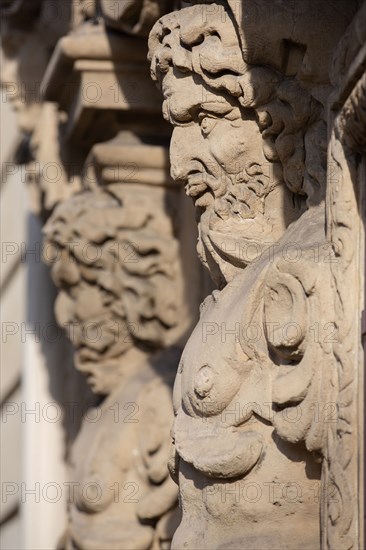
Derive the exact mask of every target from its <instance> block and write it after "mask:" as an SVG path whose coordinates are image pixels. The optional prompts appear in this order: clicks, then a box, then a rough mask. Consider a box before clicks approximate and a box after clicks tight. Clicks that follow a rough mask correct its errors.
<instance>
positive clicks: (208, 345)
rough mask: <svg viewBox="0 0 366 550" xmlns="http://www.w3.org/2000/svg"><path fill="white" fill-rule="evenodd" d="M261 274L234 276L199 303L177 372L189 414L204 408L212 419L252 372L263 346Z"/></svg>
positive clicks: (255, 272)
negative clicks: (219, 290)
mask: <svg viewBox="0 0 366 550" xmlns="http://www.w3.org/2000/svg"><path fill="white" fill-rule="evenodd" d="M261 275H262V274H261V273H260V272H259V273H258V271H255V270H253V271H252V273H248V274H245V276H242V277H238V278H237V279H235V280H234V281H232V282H231V283H229V284H228V286H227V287H225V289H224V290H223V291H221V292H214V293H213V295H212V296H210V297H209V298H207V299H206V301H205V303H204V304H203V312H202V315H201V318H200V320H199V322H198V324H197V326H196V328H195V330H194V332H193V333H192V335H191V337H190V339H189V341H188V343H187V345H186V348H185V350H184V353H183V356H182V360H181V363H180V367H179V373H178V377H179V379H180V389H181V392H182V393H181V398H182V400H183V403H184V404H185V406H186V409H187V410H189V411H190V412H191V414H192V413H193V414H194V415H196V414H199V412H200V408H201V407H206V406H208V407H212V414H217V413H218V412H219V410H220V409H222V408H225V406H227V404H228V403H229V402H230V401H231V399H232V398H233V396H234V395H235V393H236V392H237V390H238V388H239V387H240V385H241V383H242V382H243V379H245V378H246V377H247V375H248V374H249V372H250V371H251V370H252V367H253V361H255V355H256V353H255V351H253V350H255V349H260V348H263V347H265V344H264V331H263V327H262V310H263V300H262V292H261V288H262V276H261ZM193 411H194V412H193ZM201 412H202V411H201ZM207 412H208V410H206V411H205V413H207Z"/></svg>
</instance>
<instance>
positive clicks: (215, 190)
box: [149, 0, 364, 549]
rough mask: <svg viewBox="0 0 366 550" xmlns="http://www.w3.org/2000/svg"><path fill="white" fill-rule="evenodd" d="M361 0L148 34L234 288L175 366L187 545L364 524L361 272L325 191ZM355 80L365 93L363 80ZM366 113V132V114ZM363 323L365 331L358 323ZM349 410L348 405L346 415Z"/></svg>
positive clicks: (343, 537)
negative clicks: (348, 356) (350, 334)
mask: <svg viewBox="0 0 366 550" xmlns="http://www.w3.org/2000/svg"><path fill="white" fill-rule="evenodd" d="M356 9H357V3H356V2H353V3H350V2H343V1H338V2H335V3H334V2H323V3H322V4H321V6H320V5H319V4H318V3H317V2H313V1H312V0H309V1H306V2H302V3H301V4H300V3H290V4H289V3H287V2H276V3H273V4H269V3H268V2H264V1H261V0H258V1H255V2H242V3H237V2H231V1H229V2H227V3H226V2H224V3H220V4H214V3H211V2H210V3H208V4H206V3H205V4H198V3H195V5H193V6H192V7H188V8H185V9H182V10H181V11H176V12H173V13H172V14H169V15H167V16H164V17H163V18H162V19H161V20H159V21H158V22H157V23H156V25H155V26H154V28H153V30H152V32H151V34H150V39H149V43H150V57H151V63H152V64H151V67H152V76H153V79H154V80H156V81H157V83H158V85H159V87H160V88H161V89H162V92H163V94H164V104H163V114H164V117H165V118H166V120H169V121H170V122H171V123H172V124H173V126H174V131H173V136H172V140H171V148H170V155H171V164H172V176H173V178H174V179H175V180H176V181H178V182H180V183H182V184H184V185H185V189H186V192H187V194H188V195H190V196H191V197H192V198H193V201H194V203H195V205H196V210H197V216H198V220H199V225H198V227H199V242H198V253H199V256H200V258H201V260H202V261H203V263H204V265H205V266H206V267H207V268H208V269H209V271H210V274H211V276H212V277H213V279H214V281H215V282H216V284H217V286H218V288H219V290H218V291H215V292H214V293H213V294H212V296H211V297H208V298H207V299H206V300H205V302H204V304H203V306H202V308H201V319H200V321H199V323H198V325H197V326H196V328H195V330H194V331H193V333H192V335H191V337H190V339H189V341H188V343H187V345H186V348H185V350H184V352H183V356H182V359H181V363H180V367H179V370H178V375H177V378H176V382H175V389H174V395H175V399H174V406H175V423H174V430H173V440H174V447H175V453H176V457H175V459H174V460H172V462H171V470H172V474H173V476H174V478H175V479H176V480H177V481H178V483H179V490H180V500H181V503H182V511H183V518H182V522H181V524H180V526H179V528H178V530H177V531H176V533H175V537H174V540H173V547H174V548H183V547H187V548H238V547H245V548H253V549H254V548H273V547H275V548H294V547H295V548H300V547H301V548H320V546H322V547H324V546H329V547H330V548H346V547H347V548H351V547H357V545H358V543H357V540H360V539H359V536H360V535H359V531H358V530H357V526H356V527H354V528H352V529H351V530H350V524H351V520H350V519H349V520H345V517H346V515H347V512H346V511H345V510H344V508H343V507H342V506H340V507H339V504H338V505H337V504H334V503H333V498H334V499H335V500H336V502H338V500H339V499H340V500H341V501H343V500H344V499H345V500H346V502H347V503H348V505H347V506H348V507H351V506H352V504H351V502H352V499H353V498H357V483H356V484H355V483H354V482H353V485H352V482H351V485H350V486H349V490H343V489H341V488H340V485H339V484H341V485H342V486H344V484H343V482H342V476H341V475H340V474H339V473H338V470H339V466H338V465H337V463H339V461H340V462H341V464H342V467H343V468H344V467H345V465H346V463H348V462H347V458H346V457H347V456H348V455H349V451H348V450H346V448H345V445H347V443H346V439H347V433H350V432H348V431H347V429H346V428H345V426H343V425H342V427H341V425H340V423H341V424H342V422H343V415H340V410H341V408H342V407H343V406H344V405H343V403H344V399H345V398H342V397H340V396H341V395H342V392H343V391H344V390H342V386H343V385H345V387H348V385H349V384H350V381H351V380H354V381H356V380H357V374H356V372H357V371H355V368H356V369H357V359H356V357H357V356H355V358H354V362H353V366H352V367H351V365H349V375H348V376H347V375H346V373H345V371H343V372H341V371H340V370H339V369H340V368H341V367H340V366H339V365H338V366H337V363H339V361H340V356H341V355H343V353H344V352H343V353H342V352H341V351H340V348H341V349H342V350H344V346H346V342H345V338H346V336H345V333H343V334H341V333H340V332H338V330H339V328H340V326H341V325H340V323H339V322H337V320H336V319H337V315H338V314H339V312H340V304H339V303H338V304H337V301H338V300H339V299H338V300H337V299H336V301H335V304H334V295H335V296H337V295H339V293H340V290H339V288H337V287H339V285H341V286H342V288H343V289H344V291H345V292H347V290H346V286H345V280H344V279H343V278H342V282H339V281H338V285H337V284H336V285H334V283H333V282H334V278H335V279H337V278H338V277H339V276H340V274H339V267H340V266H339V264H338V263H335V262H338V261H339V260H338V259H337V258H339V256H340V255H342V254H341V252H340V250H338V246H339V245H340V240H339V239H337V240H334V235H335V232H334V231H333V232H332V233H330V232H329V231H328V232H325V203H324V199H325V195H326V178H327V177H328V188H329V189H332V188H335V189H337V186H336V187H334V184H333V182H332V181H331V180H330V178H329V172H330V166H329V164H328V166H327V132H328V131H329V126H328V129H327V125H329V124H331V121H330V120H329V118H328V115H327V107H328V104H329V98H330V97H332V96H331V94H332V93H333V90H334V84H333V83H332V82H331V75H330V67H331V59H332V55H333V53H334V51H335V48H336V45H337V43H338V42H339V40H340V39H341V36H342V34H343V33H344V32H345V30H346V27H347V24H348V23H349V22H350V21H351V19H352V17H353V15H354V14H355V12H356ZM361 15H362V14H361ZM361 27H362V26H361ZM361 27H360V28H361ZM320 50H321V52H322V55H321V56H320V57H319V51H320ZM357 86H358V88H357V91H355V94H356V95H357V96H360V94H361V91H360V88H362V80H361V81H360V82H359V83H358V84H357ZM361 96H362V94H361ZM348 103H350V101H348ZM346 108H347V107H346ZM351 110H352V109H351ZM359 124H360V128H361V131H360V130H358V132H357V133H356V132H354V133H352V134H351V135H352V136H355V139H356V136H357V135H362V128H363V129H364V126H362V116H361V121H360V123H359ZM359 141H362V138H360V139H359ZM352 180H353V181H354V182H355V183H356V181H357V177H355V176H354V177H353V178H352V177H351V179H350V182H352ZM335 185H336V184H335ZM349 191H350V188H349ZM330 192H332V191H330ZM333 192H334V190H333ZM345 196H347V192H346V194H345ZM342 204H344V205H347V208H348V209H350V208H351V204H352V201H351V200H350V198H347V199H345V202H343V200H341V201H340V205H342ZM355 206H356V205H355ZM336 211H339V210H338V208H337V207H336ZM349 212H351V210H349ZM354 214H355V217H356V218H357V214H356V212H355V213H354ZM339 225H342V226H343V223H342V224H339V222H336V226H339ZM341 231H342V234H343V231H344V228H343V229H342V230H341ZM358 253H360V252H359V251H358ZM345 261H346V260H345ZM352 265H353V268H354V266H355V263H354V264H352ZM341 277H343V276H341ZM353 288H354V289H355V294H356V295H357V293H358V292H360V291H361V289H360V287H357V283H356V281H354V286H353ZM342 303H344V302H343V301H342ZM314 331H316V334H315V332H314ZM355 336H356V341H357V337H358V338H359V340H358V341H359V342H360V330H359V329H358V330H357V331H356V335H355ZM356 341H355V340H353V341H352V342H353V343H352V344H351V345H350V347H349V348H348V349H349V351H350V350H351V349H354V350H356V349H357V343H356ZM341 362H342V359H341ZM345 368H346V365H344V369H345ZM337 370H338V374H337ZM337 378H338V382H336V380H337ZM339 392H340V393H339ZM353 395H354V398H355V399H357V398H356V396H357V395H358V393H357V386H355V385H354V386H353ZM346 399H350V395H348V398H346ZM355 414H356V411H355V409H354V411H353V418H355ZM351 418H352V412H350V411H349V410H348V418H347V420H346V423H347V425H350V423H351ZM335 426H338V429H337V435H336V433H335V431H334V430H333V428H335ZM340 430H341V431H340ZM342 432H343V433H344V435H342ZM337 440H338V441H337ZM335 441H337V443H335ZM342 441H343V442H344V443H342ZM335 445H336V446H337V445H338V446H339V448H340V449H342V450H341V453H340V456H337V454H336V453H335V449H334V446H335ZM349 445H350V446H351V447H352V446H357V439H355V437H354V436H353V439H352V443H351V442H349ZM321 462H323V468H322V474H321V469H320V465H321ZM329 471H330V472H331V474H330V475H329V474H328V472H329ZM289 486H292V488H294V487H296V490H295V493H296V495H295V496H294V498H292V499H291V498H290V499H289V498H287V493H286V491H287V489H286V490H284V488H288V487H289ZM248 487H249V488H250V487H252V488H253V487H255V493H256V494H255V495H254V498H251V497H250V496H248ZM269 488H271V489H272V490H273V492H272V493H271V491H270V490H269ZM275 489H279V491H278V493H277V496H276V497H274V494H275ZM314 491H315V493H314ZM315 494H317V495H318V497H315ZM319 495H320V496H319ZM352 495H353V496H352ZM319 501H320V502H321V503H322V506H321V507H320V505H319ZM337 506H338V508H337ZM320 508H321V509H322V512H323V514H322V519H321V520H320V511H321V510H320ZM336 509H337V510H342V511H341V512H338V513H340V514H341V517H340V518H339V521H338V518H337V517H336V516H335V514H337V512H336ZM342 516H343V517H342ZM356 523H357V520H356ZM342 524H343V526H342ZM346 525H347V527H346ZM345 528H346V529H345ZM342 530H343V533H341V532H342Z"/></svg>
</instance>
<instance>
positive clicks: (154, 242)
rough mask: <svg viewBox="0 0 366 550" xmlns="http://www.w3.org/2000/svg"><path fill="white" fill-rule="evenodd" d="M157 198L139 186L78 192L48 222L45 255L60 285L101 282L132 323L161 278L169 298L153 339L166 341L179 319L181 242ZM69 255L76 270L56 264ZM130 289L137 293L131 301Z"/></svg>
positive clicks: (160, 310) (157, 313)
mask: <svg viewBox="0 0 366 550" xmlns="http://www.w3.org/2000/svg"><path fill="white" fill-rule="evenodd" d="M111 187H117V186H111ZM122 187H123V186H122ZM118 195H120V196H118ZM140 195H141V196H140ZM153 202H154V198H153V197H151V196H150V195H149V194H148V193H145V196H144V193H139V191H138V190H136V192H134V193H131V192H130V193H123V192H122V193H121V192H119V193H115V194H113V193H112V192H107V191H104V190H96V191H88V192H83V193H81V194H79V195H75V196H73V197H71V198H70V199H68V200H67V201H64V202H63V203H61V204H60V205H59V206H58V207H57V208H56V209H55V211H54V212H53V214H52V215H51V217H50V218H49V220H48V222H47V224H46V225H45V227H44V230H43V232H44V236H45V246H44V251H45V254H44V256H45V261H46V263H48V264H49V265H50V266H51V268H52V270H51V273H52V277H53V279H54V281H55V283H56V284H57V286H58V287H61V288H64V289H65V290H66V291H68V290H69V289H70V288H71V287H72V286H74V285H77V284H79V282H81V280H82V279H83V280H85V281H87V282H89V283H92V284H95V285H97V286H98V287H100V288H101V289H102V291H103V292H107V293H110V294H112V295H113V296H115V299H116V302H115V304H114V306H113V308H112V309H113V311H114V310H116V311H117V310H118V312H117V313H118V317H119V318H121V319H125V320H127V321H128V322H129V321H130V315H131V307H132V308H133V304H134V303H135V304H137V300H138V298H140V299H145V298H146V299H147V300H148V299H150V298H151V299H153V298H154V296H153V294H154V292H153V290H152V288H151V282H152V279H153V278H154V277H155V280H156V279H159V282H158V284H161V285H162V286H163V287H164V289H165V294H166V300H165V307H158V306H156V304H155V306H154V308H155V309H154V317H156V318H157V319H158V320H159V321H160V324H161V327H163V330H162V331H157V333H156V335H153V337H152V339H151V341H149V342H148V343H149V344H152V345H159V346H160V345H161V344H162V342H161V333H162V332H164V330H168V329H170V328H172V327H174V326H175V325H176V324H177V321H178V299H177V284H178V283H177V280H178V243H177V241H176V240H175V239H174V236H173V234H172V225H171V220H170V219H169V217H168V216H167V215H165V216H164V215H163V214H162V213H161V212H160V209H159V208H156V209H155V212H156V214H154V213H153V212H154V208H153ZM63 255H64V256H63ZM63 257H64V261H66V262H67V263H68V265H69V266H70V265H75V269H74V270H73V271H70V270H68V271H67V270H65V269H63V268H61V271H60V269H56V266H57V262H56V260H57V259H59V258H61V261H62V259H63ZM128 294H130V295H131V296H132V295H134V296H135V298H134V300H133V299H132V297H131V300H129V303H128V305H126V304H124V301H125V296H126V295H128ZM117 301H118V304H119V306H118V307H117ZM131 304H132V306H131ZM136 307H137V305H136ZM140 332H141V331H139V332H138V333H134V334H132V337H133V339H134V338H137V340H139V339H141V338H140ZM142 340H143V338H142Z"/></svg>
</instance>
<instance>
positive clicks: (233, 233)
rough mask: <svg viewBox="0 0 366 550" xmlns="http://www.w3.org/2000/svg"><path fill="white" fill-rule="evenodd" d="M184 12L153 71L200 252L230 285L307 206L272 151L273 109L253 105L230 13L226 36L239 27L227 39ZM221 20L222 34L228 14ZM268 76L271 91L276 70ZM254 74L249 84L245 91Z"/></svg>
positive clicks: (168, 33)
mask: <svg viewBox="0 0 366 550" xmlns="http://www.w3.org/2000/svg"><path fill="white" fill-rule="evenodd" d="M192 9H193V8H188V9H187V12H186V13H187V15H189V12H190V10H192ZM184 11H185V10H181V12H179V14H180V20H181V23H180V24H179V25H178V26H175V25H174V22H173V23H172V24H171V29H169V31H167V30H165V33H166V34H165V35H164V31H163V32H162V34H161V35H160V37H159V40H160V46H158V47H157V48H156V50H155V52H154V57H153V62H152V66H153V69H152V71H153V75H155V77H156V78H157V79H159V78H160V79H161V86H162V90H163V92H164V97H165V101H164V106H163V112H164V117H165V118H166V119H167V120H169V121H170V122H171V123H172V124H173V126H174V131H173V136H172V140H171V148H170V158H171V174H172V177H173V178H174V179H175V180H176V181H179V182H181V183H182V184H183V185H184V186H185V189H186V193H187V195H189V196H190V197H192V199H193V201H194V203H195V206H196V207H197V214H198V218H199V243H198V253H199V255H200V257H201V259H202V261H203V263H204V264H206V265H207V266H208V267H209V269H210V272H211V275H212V277H213V278H214V280H215V282H216V283H217V285H218V286H219V287H222V286H224V285H225V284H226V283H227V282H228V281H229V280H231V279H232V278H233V276H235V274H236V273H237V272H238V270H240V269H242V268H243V267H245V265H247V264H248V263H251V261H253V259H256V258H257V257H258V255H260V254H262V253H263V252H264V251H265V250H266V249H267V248H268V247H269V246H270V245H271V244H273V243H274V242H276V241H277V240H278V239H279V238H280V237H281V236H282V234H283V233H284V231H285V230H286V227H287V226H288V225H289V223H291V222H292V221H293V220H294V219H296V218H297V217H298V216H299V213H300V210H301V208H299V206H298V203H296V201H294V200H293V193H292V192H291V190H289V189H288V187H286V185H285V184H284V181H283V175H282V167H281V165H280V163H278V162H270V161H269V160H268V156H267V157H266V156H265V148H264V142H263V136H262V132H261V129H260V124H262V126H263V128H264V127H265V125H266V120H265V118H266V115H265V114H263V115H261V114H260V113H259V112H257V111H256V110H255V109H254V108H253V107H249V105H250V103H251V101H250V98H248V97H247V96H248V92H249V93H253V90H252V86H251V84H249V82H250V76H249V77H248V76H245V74H249V69H248V67H247V66H246V65H245V64H244V62H243V60H242V54H241V51H240V47H239V45H238V42H237V39H236V33H235V29H234V27H233V24H232V23H231V22H230V20H228V19H226V27H225V33H226V34H225V36H226V38H227V35H228V32H227V29H228V26H231V27H232V28H231V29H230V28H229V30H231V35H232V36H231V38H230V40H229V41H228V40H226V42H229V43H228V44H227V43H225V40H224V38H222V37H221V36H220V37H218V36H216V35H215V33H214V32H213V31H212V28H211V27H212V26H211V27H209V28H208V29H207V30H206V29H204V30H203V31H201V30H200V26H199V25H198V24H197V26H196V27H194V24H193V23H192V22H191V21H190V20H189V18H187V21H185V17H184V13H183V12H184ZM168 17H169V16H168ZM183 22H186V27H184V25H183ZM201 22H202V20H201V19H200V18H198V23H201ZM196 23H197V22H196ZM215 24H216V27H217V28H218V31H217V32H218V33H220V28H219V27H220V18H218V20H216V19H215ZM168 26H169V25H167V27H168ZM206 32H207V34H206ZM177 33H178V34H179V33H180V36H181V38H182V39H185V40H186V41H187V43H188V44H189V46H191V48H192V52H191V55H189V54H188V53H187V51H186V50H184V49H183V48H182V46H181V44H180V42H179V44H178V41H177V36H176V35H177ZM210 33H211V34H210ZM229 35H230V33H229ZM151 42H152V43H154V36H152V38H151ZM190 42H191V44H190ZM234 44H235V45H234ZM211 50H212V51H211ZM210 56H211V59H210ZM205 63H206V65H207V66H205ZM225 69H226V74H223V73H225ZM221 70H222V71H221ZM209 71H211V73H210V74H209ZM231 73H232V74H231ZM235 73H236V74H235ZM268 74H269V76H270V78H272V82H271V87H269V90H270V89H271V88H273V86H274V83H275V82H276V76H275V75H274V74H273V75H272V73H271V71H269V72H268ZM239 75H242V76H241V77H240V76H239ZM243 75H244V76H243ZM240 78H241V82H240ZM246 78H247V80H248V85H249V86H248V87H247V89H244V91H243V89H242V88H241V87H240V86H242V87H243V86H245V84H243V83H244V82H245V79H246ZM220 80H221V81H222V82H221V84H220ZM208 81H209V83H208ZM270 93H271V92H269V95H270ZM239 96H241V99H240V100H239ZM247 105H248V106H247ZM263 128H262V131H263ZM284 211H285V212H286V215H284V214H283V212H284Z"/></svg>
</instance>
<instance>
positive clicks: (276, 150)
mask: <svg viewBox="0 0 366 550" xmlns="http://www.w3.org/2000/svg"><path fill="white" fill-rule="evenodd" d="M1 5H2V9H3V12H4V17H5V33H4V40H3V58H4V68H5V69H6V70H5V71H4V75H3V87H4V90H5V94H6V98H7V100H8V101H9V102H12V103H13V105H14V107H15V110H16V112H17V116H18V124H19V126H20V128H21V130H22V131H23V136H24V138H23V141H22V142H21V146H19V147H20V150H21V151H22V159H21V160H20V161H19V162H22V163H23V164H24V166H25V173H26V175H27V177H26V184H27V186H28V189H29V196H30V198H31V207H32V210H33V212H34V213H35V214H36V215H37V216H39V218H40V219H41V221H42V224H43V238H44V240H43V246H42V248H43V258H44V263H45V264H46V265H48V266H49V274H50V277H51V278H52V280H53V282H54V284H55V286H56V288H57V297H56V300H55V306H54V308H55V315H56V319H57V323H58V325H59V326H60V327H61V328H62V329H63V331H64V333H65V334H66V336H67V338H68V340H69V341H70V342H71V344H72V349H73V366H72V367H71V369H70V367H66V365H65V367H64V369H65V371H64V374H65V378H67V379H68V380H69V385H70V384H71V386H72V387H73V388H74V389H73V391H74V392H75V391H76V394H77V399H78V401H79V402H80V403H81V402H82V403H84V404H85V406H86V409H85V411H86V415H84V418H83V419H80V423H77V425H76V424H75V422H71V421H69V422H67V423H66V424H65V425H64V430H65V442H66V443H65V457H64V461H65V466H66V468H67V479H68V482H69V483H70V484H72V485H73V486H74V488H75V490H74V491H73V492H72V495H71V497H70V498H69V502H68V504H67V505H66V503H65V505H64V508H65V511H66V512H67V520H66V521H65V522H64V523H65V525H64V526H63V534H62V535H61V536H59V537H58V542H57V545H58V548H59V549H61V550H77V549H80V550H81V549H83V550H100V549H102V548H103V549H111V550H121V549H132V548H134V549H136V550H138V549H141V550H143V549H146V550H148V549H150V548H153V549H159V548H160V549H163V548H175V549H183V548H188V549H197V548H206V549H214V548H217V549H219V548H232V549H235V550H236V549H239V548H248V549H253V550H254V549H259V548H260V549H265V548H276V549H277V548H278V549H280V548H281V549H282V548H283V549H285V548H288V549H290V548H291V549H294V548H296V549H298V548H304V549H305V548H306V549H309V550H310V549H311V550H314V549H315V548H318V549H322V550H324V549H331V550H338V549H345V550H350V549H355V550H356V549H357V548H362V547H363V540H364V539H363V447H362V441H363V435H364V425H363V385H364V380H363V374H362V373H363V366H364V350H363V334H364V313H363V312H364V263H365V253H364V249H365V240H364V220H365V191H364V189H365V183H366V182H365V176H366V172H365V167H366V163H365V157H366V138H365V135H366V110H365V109H366V107H365V106H366V81H365V74H366V72H365V67H366V50H365V43H366V3H365V2H362V1H360V0H323V1H322V2H321V3H319V2H318V1H317V0H302V1H301V2H299V1H298V2H296V1H285V0H279V1H277V2H268V1H267V0H240V1H237V0H222V1H221V2H211V1H201V2H200V1H199V0H198V1H196V0H195V1H192V2H173V1H172V0H171V1H169V0H147V1H144V2H137V0H132V1H128V2H126V1H124V0H72V1H71V2H61V1H60V2H55V1H51V0H34V1H33V2H32V3H31V4H30V2H29V1H27V0H4V1H3V2H2V4H1ZM149 64H150V69H149ZM150 72H151V75H150ZM150 76H151V78H150ZM154 83H155V85H154ZM184 191H185V193H186V195H188V197H190V198H191V199H192V200H189V199H187V197H185V196H184ZM192 202H193V205H194V206H192V204H191V203H192ZM196 248H197V250H196ZM198 258H199V260H200V261H201V262H199V261H198ZM208 275H209V276H210V279H209V277H208ZM211 281H212V282H211ZM38 298H39V299H41V297H40V296H38ZM199 304H201V305H199ZM80 373H81V375H82V376H83V377H84V378H85V380H86V384H85V382H84V383H82V384H80V377H79V374H80ZM77 380H78V381H79V382H76V381H77ZM70 381H71V383H70ZM79 384H80V385H79ZM76 387H77V390H75V388H76ZM93 415H94V417H95V418H97V421H95V422H90V420H88V419H89V418H90V417H93ZM85 488H89V489H90V491H89V492H87V491H85ZM66 508H67V510H66Z"/></svg>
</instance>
